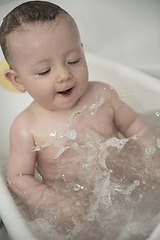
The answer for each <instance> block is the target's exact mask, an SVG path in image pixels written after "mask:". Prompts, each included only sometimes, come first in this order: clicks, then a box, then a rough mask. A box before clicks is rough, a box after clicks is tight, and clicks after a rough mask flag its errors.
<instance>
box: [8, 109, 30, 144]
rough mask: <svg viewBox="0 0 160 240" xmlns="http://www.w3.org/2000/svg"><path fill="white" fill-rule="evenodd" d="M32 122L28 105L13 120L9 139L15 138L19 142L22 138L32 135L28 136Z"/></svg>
mask: <svg viewBox="0 0 160 240" xmlns="http://www.w3.org/2000/svg"><path fill="white" fill-rule="evenodd" d="M32 122H33V117H32V112H31V111H30V108H29V107H28V108H27V109H25V110H24V111H23V112H21V113H20V114H19V115H18V116H17V117H16V118H15V120H14V121H13V123H12V126H11V129H10V140H11V141H12V140H13V139H16V141H17V142H19V141H21V139H22V138H28V137H32V136H30V135H31V131H30V129H31V124H32ZM13 141H14V140H13Z"/></svg>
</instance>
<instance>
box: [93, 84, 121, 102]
mask: <svg viewBox="0 0 160 240" xmlns="http://www.w3.org/2000/svg"><path fill="white" fill-rule="evenodd" d="M89 91H90V92H91V93H92V94H95V95H96V96H98V97H104V98H105V99H108V100H109V99H110V100H111V99H112V97H114V98H119V96H118V94H117V92H116V90H115V89H114V88H113V87H112V86H110V85H109V84H107V83H104V82H89Z"/></svg>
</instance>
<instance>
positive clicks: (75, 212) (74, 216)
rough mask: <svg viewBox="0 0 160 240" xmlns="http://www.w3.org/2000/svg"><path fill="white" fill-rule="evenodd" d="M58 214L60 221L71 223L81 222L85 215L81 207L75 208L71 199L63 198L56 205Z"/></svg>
mask: <svg viewBox="0 0 160 240" xmlns="http://www.w3.org/2000/svg"><path fill="white" fill-rule="evenodd" d="M58 205H59V206H58V208H59V213H60V215H61V218H62V220H64V221H66V222H72V223H73V221H74V220H75V221H76V220H82V218H83V217H84V215H85V209H84V207H83V206H76V203H75V202H74V201H73V200H72V199H71V198H65V199H64V200H61V201H60V202H59V204H58Z"/></svg>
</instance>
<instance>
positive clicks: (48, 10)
mask: <svg viewBox="0 0 160 240" xmlns="http://www.w3.org/2000/svg"><path fill="white" fill-rule="evenodd" d="M60 13H65V14H68V13H67V12H66V11H65V10H64V9H62V8H61V7H59V6H58V5H56V4H54V3H51V2H47V1H40V0H39V1H29V2H25V3H22V4H20V5H19V6H17V7H15V8H14V9H13V10H12V11H11V12H9V13H8V14H7V15H6V16H5V17H4V19H3V22H2V24H1V26H0V46H1V48H2V51H3V54H4V57H5V58H6V60H7V61H8V60H9V53H8V49H7V41H6V38H7V36H8V34H9V33H11V32H12V31H15V30H17V29H18V28H20V27H21V25H22V24H23V23H34V22H37V21H40V22H45V21H50V20H54V19H55V18H56V17H57V16H58V15H59V14H60ZM68 15H69V14H68Z"/></svg>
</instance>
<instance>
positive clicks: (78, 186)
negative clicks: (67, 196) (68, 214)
mask: <svg viewBox="0 0 160 240" xmlns="http://www.w3.org/2000/svg"><path fill="white" fill-rule="evenodd" d="M82 189H83V190H84V189H85V187H84V186H81V185H79V184H76V185H75V186H74V191H76V192H77V191H79V190H82Z"/></svg>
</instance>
